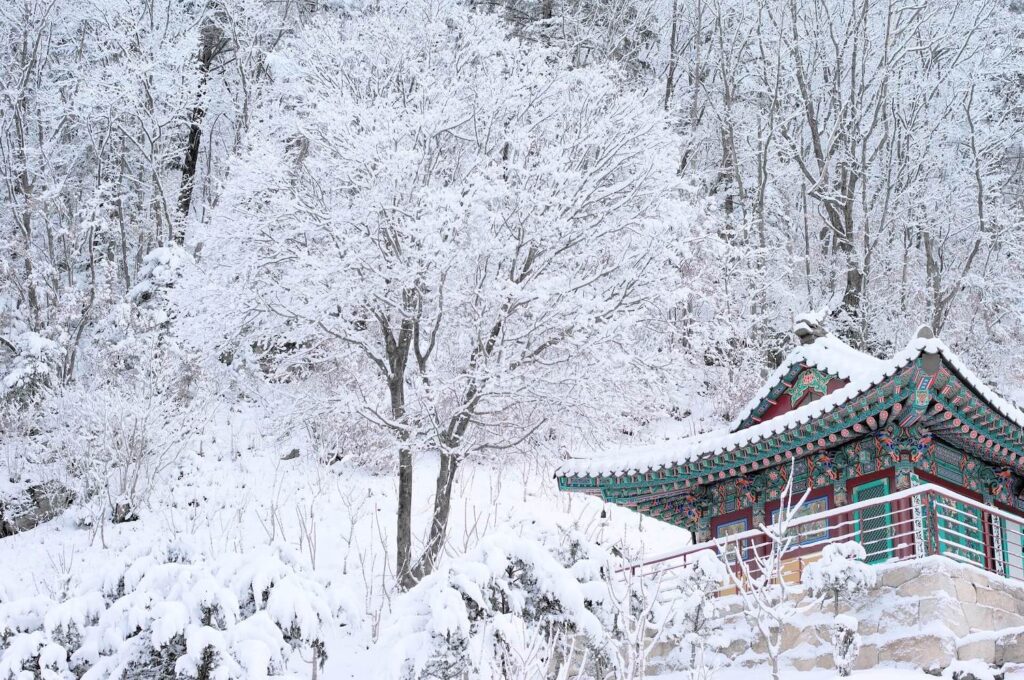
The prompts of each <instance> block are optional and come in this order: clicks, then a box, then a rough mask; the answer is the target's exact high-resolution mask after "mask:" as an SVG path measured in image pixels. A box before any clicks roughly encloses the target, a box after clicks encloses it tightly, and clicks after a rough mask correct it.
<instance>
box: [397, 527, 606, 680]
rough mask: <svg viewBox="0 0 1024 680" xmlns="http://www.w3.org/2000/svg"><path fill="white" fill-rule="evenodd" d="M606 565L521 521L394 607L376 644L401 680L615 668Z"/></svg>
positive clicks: (548, 530)
mask: <svg viewBox="0 0 1024 680" xmlns="http://www.w3.org/2000/svg"><path fill="white" fill-rule="evenodd" d="M609 563H610V557H609V555H608V553H607V552H605V551H604V549H602V548H601V547H600V546H598V545H596V544H595V543H593V542H592V541H589V540H587V539H586V537H585V536H583V535H582V534H581V533H580V532H578V531H577V530H575V529H571V528H568V526H566V525H560V524H558V523H555V522H539V521H524V522H522V523H520V524H519V525H518V526H515V527H514V528H511V529H508V530H503V531H499V532H496V533H493V534H490V535H488V536H487V537H485V538H484V539H483V540H482V541H481V542H480V544H479V545H478V546H477V547H476V548H475V549H474V550H472V551H470V552H469V553H467V554H466V555H464V556H462V557H460V558H458V559H455V560H453V561H451V562H450V563H449V564H448V565H446V566H445V567H442V568H440V569H438V570H437V571H436V572H435V573H434V574H432V575H430V576H428V577H426V578H425V579H423V580H422V581H421V582H420V583H419V584H417V585H416V586H415V587H413V588H412V589H410V590H409V591H408V592H407V593H404V594H403V595H402V596H401V597H399V599H398V600H397V602H396V606H395V608H394V612H393V614H392V616H391V619H390V620H389V621H388V623H387V626H386V628H385V632H384V635H383V636H382V640H381V642H380V644H381V649H382V651H383V650H387V657H388V658H389V659H391V661H392V667H391V669H390V670H391V673H392V675H393V676H395V677H402V678H416V679H426V678H431V679H433V678H437V679H442V678H445V679H447V678H454V677H463V675H464V674H468V675H469V676H470V677H474V678H513V677H521V676H523V675H526V674H529V673H535V674H538V675H540V676H544V675H546V674H547V670H548V669H551V668H556V667H558V666H560V665H563V664H566V663H570V662H572V660H571V659H570V657H573V658H575V662H576V663H581V662H582V663H589V664H591V665H592V666H594V667H601V666H604V667H607V666H608V665H610V664H614V655H613V654H611V653H609V652H610V649H609V647H610V646H611V645H613V644H614V638H613V632H612V631H613V630H614V628H615V620H614V618H615V617H614V609H613V608H612V607H610V606H609V605H610V604H611V603H610V597H609V596H610V589H609V583H608V581H607V579H608V578H609V575H610V571H609Z"/></svg>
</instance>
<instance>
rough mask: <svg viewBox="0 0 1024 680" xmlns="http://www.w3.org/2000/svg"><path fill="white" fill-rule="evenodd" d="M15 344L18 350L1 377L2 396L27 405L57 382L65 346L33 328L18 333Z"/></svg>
mask: <svg viewBox="0 0 1024 680" xmlns="http://www.w3.org/2000/svg"><path fill="white" fill-rule="evenodd" d="M13 345H14V348H15V349H16V350H17V353H16V354H15V356H14V358H13V360H12V362H11V365H10V366H9V367H8V368H7V370H6V371H5V372H4V374H3V375H2V376H0V397H2V398H3V399H4V400H5V401H11V402H16V403H18V404H20V405H22V406H23V405H25V404H26V403H28V402H30V401H32V400H34V399H36V398H38V396H39V393H40V392H41V391H42V390H43V389H44V388H46V387H48V386H50V385H51V384H53V382H54V380H55V378H56V372H57V367H58V366H59V365H60V360H61V353H62V349H61V346H60V344H59V343H57V342H55V341H53V340H51V339H50V338H47V337H44V336H42V335H40V334H39V333H34V332H31V331H26V332H24V333H21V334H20V335H18V336H17V337H16V338H15V339H14V343H13Z"/></svg>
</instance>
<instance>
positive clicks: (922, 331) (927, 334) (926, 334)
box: [917, 324, 935, 340]
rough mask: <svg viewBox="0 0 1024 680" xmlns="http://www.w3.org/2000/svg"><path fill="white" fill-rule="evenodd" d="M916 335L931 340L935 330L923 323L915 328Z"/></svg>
mask: <svg viewBox="0 0 1024 680" xmlns="http://www.w3.org/2000/svg"><path fill="white" fill-rule="evenodd" d="M917 337H919V338H925V339H928V340H931V339H932V338H934V337H935V331H933V330H932V327H931V326H929V325H928V324H925V325H923V326H921V327H920V328H918V329H917Z"/></svg>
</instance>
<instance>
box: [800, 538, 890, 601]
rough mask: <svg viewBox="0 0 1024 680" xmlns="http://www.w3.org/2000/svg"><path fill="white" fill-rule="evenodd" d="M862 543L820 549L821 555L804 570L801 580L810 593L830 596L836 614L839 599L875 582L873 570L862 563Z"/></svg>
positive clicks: (826, 598) (853, 595) (847, 597)
mask: <svg viewBox="0 0 1024 680" xmlns="http://www.w3.org/2000/svg"><path fill="white" fill-rule="evenodd" d="M866 558H867V553H865V551H864V546H862V545H861V544H860V543H856V542H854V541H847V542H845V543H832V544H830V545H826V546H825V549H824V550H822V551H821V559H819V560H818V561H816V562H814V563H812V564H809V565H808V566H807V568H806V569H805V570H804V574H803V579H802V581H803V584H804V586H806V587H807V591H808V593H809V594H810V595H811V597H815V598H819V599H821V600H823V601H825V600H831V601H832V604H833V608H834V612H835V613H836V614H838V613H839V602H840V600H843V599H849V598H853V597H856V596H857V595H859V594H861V593H863V592H864V591H865V590H867V589H868V588H870V587H872V586H873V585H875V579H876V575H875V570H874V568H873V567H872V566H871V565H869V564H867V563H865V562H864V560H865V559H866Z"/></svg>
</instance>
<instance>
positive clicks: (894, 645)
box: [878, 635, 956, 670]
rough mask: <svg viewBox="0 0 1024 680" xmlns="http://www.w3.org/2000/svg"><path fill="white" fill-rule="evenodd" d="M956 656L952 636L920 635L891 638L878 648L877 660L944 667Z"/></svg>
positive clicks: (930, 667)
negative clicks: (897, 638)
mask: <svg viewBox="0 0 1024 680" xmlns="http://www.w3.org/2000/svg"><path fill="white" fill-rule="evenodd" d="M954 658H956V646H955V645H954V643H953V638H952V637H945V636H942V637H940V636H938V635H920V636H917V637H910V638H902V639H899V640H891V641H889V642H887V643H885V644H884V645H882V646H880V647H879V648H878V661H879V662H880V663H881V662H887V661H888V662H893V663H909V664H914V665H915V666H917V667H918V668H921V669H923V670H928V669H933V668H940V669H941V668H945V667H946V666H948V665H949V664H950V662H951V661H953V659H954Z"/></svg>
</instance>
